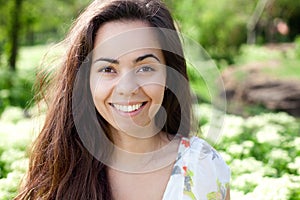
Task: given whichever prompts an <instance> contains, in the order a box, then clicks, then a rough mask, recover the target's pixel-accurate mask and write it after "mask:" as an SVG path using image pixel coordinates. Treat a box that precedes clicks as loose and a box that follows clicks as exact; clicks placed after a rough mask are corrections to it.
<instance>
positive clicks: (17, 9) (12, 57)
mask: <svg viewBox="0 0 300 200" xmlns="http://www.w3.org/2000/svg"><path fill="white" fill-rule="evenodd" d="M22 3H23V0H14V5H13V8H12V12H11V13H12V14H11V15H12V21H11V25H10V27H9V29H8V30H9V34H8V36H9V50H8V54H9V56H8V57H9V66H10V68H11V70H13V71H15V70H16V62H17V55H18V49H19V33H20V30H21V24H20V16H21V12H22Z"/></svg>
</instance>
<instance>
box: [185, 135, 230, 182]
mask: <svg viewBox="0 0 300 200" xmlns="http://www.w3.org/2000/svg"><path fill="white" fill-rule="evenodd" d="M189 141H190V153H189V154H190V155H189V160H190V162H191V163H195V164H196V166H207V170H212V172H214V173H215V175H216V178H218V179H219V180H220V181H222V182H229V180H230V168H229V166H228V165H227V164H226V162H225V161H224V159H223V158H222V156H221V155H220V153H219V152H218V151H217V150H216V149H214V148H213V147H212V146H211V145H210V144H208V143H207V142H206V141H205V140H203V139H201V138H199V137H195V136H194V137H191V138H190V139H189Z"/></svg>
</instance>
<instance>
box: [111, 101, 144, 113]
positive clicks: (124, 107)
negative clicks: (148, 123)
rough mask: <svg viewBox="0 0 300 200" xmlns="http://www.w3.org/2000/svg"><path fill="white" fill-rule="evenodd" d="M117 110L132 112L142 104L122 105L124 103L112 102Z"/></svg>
mask: <svg viewBox="0 0 300 200" xmlns="http://www.w3.org/2000/svg"><path fill="white" fill-rule="evenodd" d="M112 105H113V106H114V107H115V108H116V109H117V110H120V111H122V112H133V111H136V110H138V109H139V108H140V107H141V106H142V104H141V103H139V104H135V105H130V106H124V105H119V104H112Z"/></svg>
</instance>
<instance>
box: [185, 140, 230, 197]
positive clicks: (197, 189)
mask: <svg viewBox="0 0 300 200" xmlns="http://www.w3.org/2000/svg"><path fill="white" fill-rule="evenodd" d="M189 160H190V162H189V165H190V166H189V168H190V170H191V172H192V177H191V178H192V185H193V187H192V192H193V194H194V196H195V199H201V200H223V199H225V197H226V193H227V189H228V186H229V182H230V174H231V173H230V168H229V167H228V165H227V164H226V163H225V161H224V160H223V158H222V157H221V155H220V154H219V153H218V152H217V151H216V150H215V149H214V148H213V147H211V146H210V145H209V144H208V143H207V142H206V141H204V140H202V139H200V138H197V137H193V138H192V139H191V151H190V155H189Z"/></svg>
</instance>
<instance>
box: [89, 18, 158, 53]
mask: <svg viewBox="0 0 300 200" xmlns="http://www.w3.org/2000/svg"><path fill="white" fill-rule="evenodd" d="M157 32H158V31H157V29H156V28H153V27H150V26H149V25H148V23H147V22H144V21H139V20H135V21H129V20H128V21H112V22H107V23H105V24H104V25H102V26H101V27H100V28H99V29H98V31H97V33H96V38H95V43H94V51H93V54H96V55H101V56H109V57H120V56H121V55H124V54H127V53H129V52H132V51H136V50H141V49H161V46H160V44H159V39H158V34H157Z"/></svg>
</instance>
